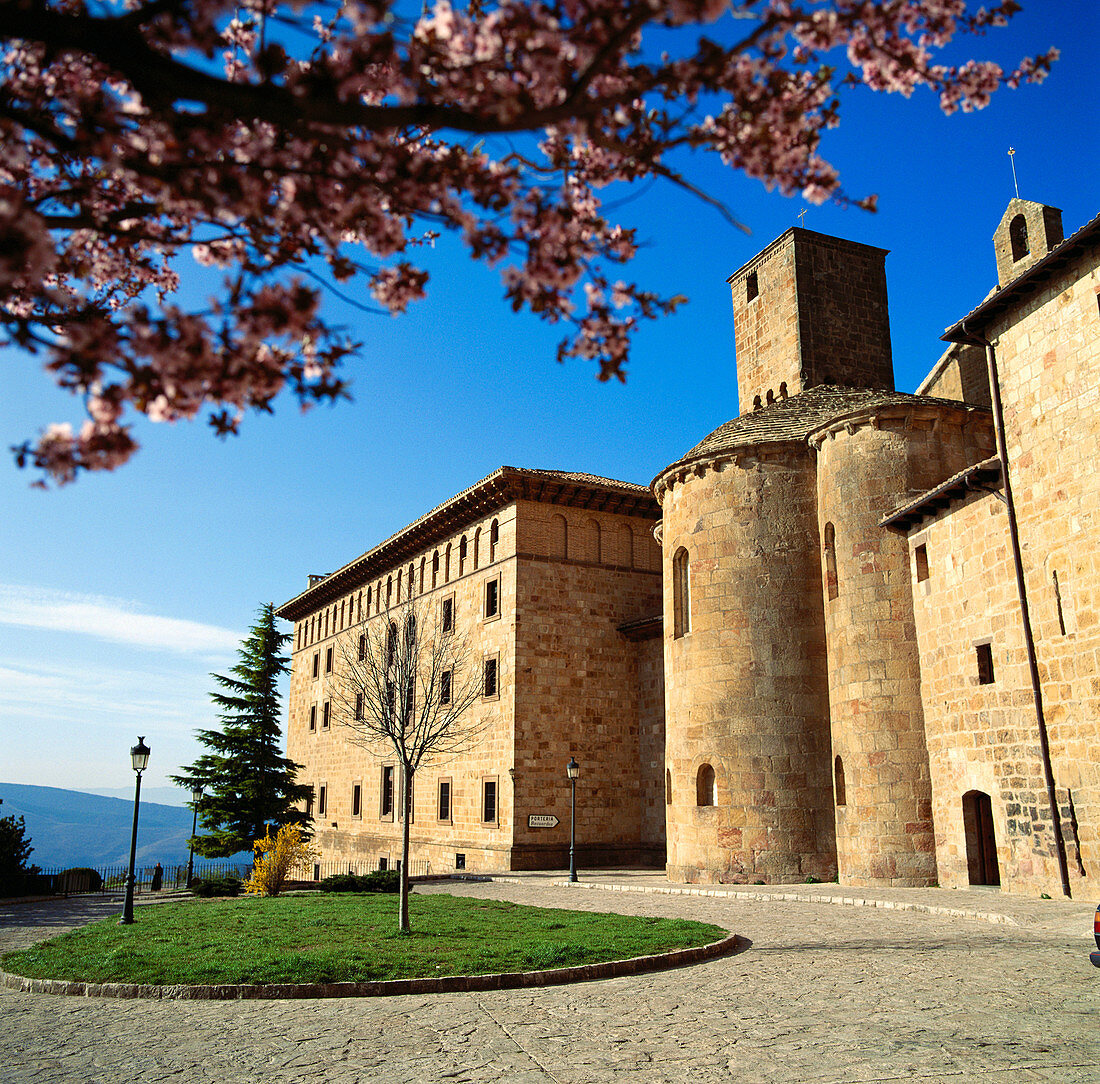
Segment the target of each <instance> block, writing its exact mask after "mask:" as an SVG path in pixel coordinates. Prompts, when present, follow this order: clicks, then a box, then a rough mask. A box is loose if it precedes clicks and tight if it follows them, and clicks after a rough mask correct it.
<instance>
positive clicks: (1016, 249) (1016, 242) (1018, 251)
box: [979, 215, 1031, 883]
mask: <svg viewBox="0 0 1100 1084" xmlns="http://www.w3.org/2000/svg"><path fill="white" fill-rule="evenodd" d="M1008 240H1009V243H1010V244H1011V245H1012V259H1013V261H1015V260H1022V259H1023V258H1024V257H1025V256H1026V255H1027V254H1028V253H1029V252H1030V251H1031V246H1030V245H1029V244H1028V240H1027V219H1026V218H1024V216H1023V215H1017V216H1016V217H1015V218H1014V219H1013V220H1012V221H1011V222H1010V223H1009V224H1008ZM979 883H984V882H979Z"/></svg>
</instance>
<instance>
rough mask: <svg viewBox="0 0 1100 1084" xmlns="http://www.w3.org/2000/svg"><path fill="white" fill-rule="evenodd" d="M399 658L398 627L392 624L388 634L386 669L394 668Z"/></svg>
mask: <svg viewBox="0 0 1100 1084" xmlns="http://www.w3.org/2000/svg"><path fill="white" fill-rule="evenodd" d="M396 658H397V625H395V624H394V622H392V621H391V622H390V627H389V631H388V632H387V633H386V669H387V670H388V669H389V668H390V667H391V666H393V662H394V659H396Z"/></svg>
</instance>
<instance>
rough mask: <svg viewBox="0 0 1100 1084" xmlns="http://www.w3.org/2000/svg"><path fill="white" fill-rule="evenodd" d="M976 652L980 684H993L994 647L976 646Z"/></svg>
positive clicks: (987, 645)
mask: <svg viewBox="0 0 1100 1084" xmlns="http://www.w3.org/2000/svg"><path fill="white" fill-rule="evenodd" d="M974 652H975V654H976V655H977V659H978V684H979V685H992V684H993V645H992V644H976V645H975V646H974Z"/></svg>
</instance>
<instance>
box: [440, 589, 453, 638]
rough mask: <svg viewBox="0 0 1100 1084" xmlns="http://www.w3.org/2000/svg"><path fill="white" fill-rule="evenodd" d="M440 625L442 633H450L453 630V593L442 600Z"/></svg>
mask: <svg viewBox="0 0 1100 1084" xmlns="http://www.w3.org/2000/svg"><path fill="white" fill-rule="evenodd" d="M440 626H441V628H442V630H443V632H444V633H451V632H454V630H455V597H454V595H448V596H447V597H446V598H445V599H444V600H443V610H442V613H441V615H440Z"/></svg>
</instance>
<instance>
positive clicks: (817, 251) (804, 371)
mask: <svg viewBox="0 0 1100 1084" xmlns="http://www.w3.org/2000/svg"><path fill="white" fill-rule="evenodd" d="M886 254H887V253H886V250H885V249H881V248H872V247H871V246H870V245H861V244H858V243H857V242H855V241H845V240H842V239H841V238H839V237H830V236H828V235H827V234H823V233H815V232H814V231H813V230H806V229H802V228H801V227H797V226H795V227H792V228H791V229H789V230H787V232H786V233H784V234H783V235H782V236H781V237H779V238H777V239H776V240H775V241H773V242H772V243H771V244H770V245H768V247H767V248H765V249H764V250H763V252H761V253H760V254H759V255H757V256H755V257H754V258H753V259H751V260H750V261H749V262H748V263H747V264H745V266H744V267H742V268H741V269H740V270H738V271H735V272H734V273H733V274H732V275H731V276H730V277H729V279H728V280H727V281H728V282H729V284H730V289H731V290H732V293H733V324H734V336H735V342H736V350H737V394H738V399H739V410H740V413H741V414H747V413H748V412H749V411H750V410H753V409H756V408H757V407H759V406H764V405H767V403H768V402H771V401H772V400H773V399H777V398H783V397H785V396H787V395H795V394H797V393H798V392H800V391H805V390H806V389H808V388H812V387H815V386H816V385H818V384H837V385H843V386H846V387H854V388H885V389H890V390H892V389H893V387H894V366H893V359H892V355H891V352H890V317H889V312H888V309H887V301H886ZM757 400H759V402H757Z"/></svg>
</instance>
